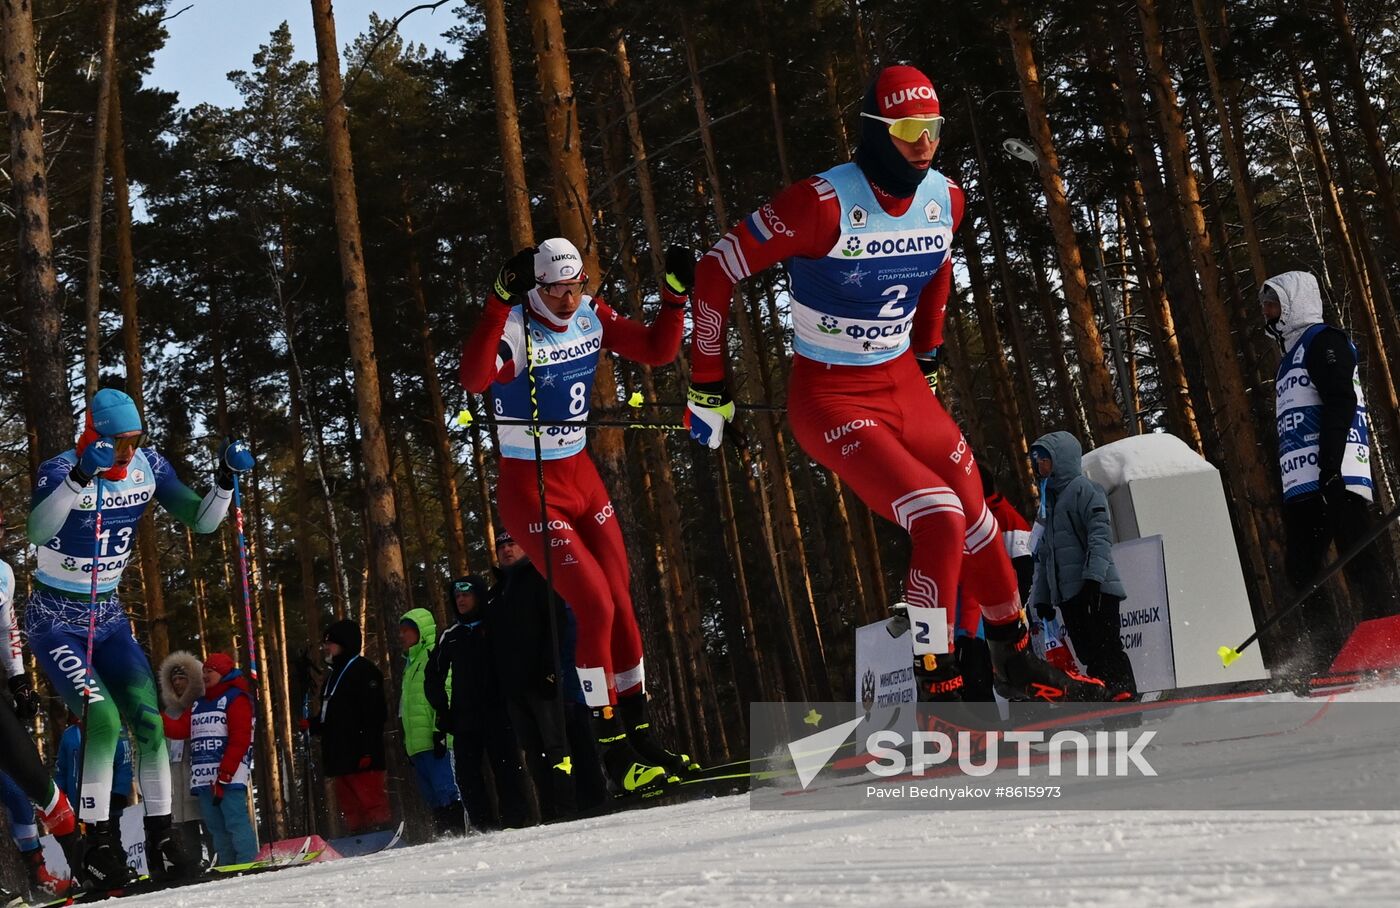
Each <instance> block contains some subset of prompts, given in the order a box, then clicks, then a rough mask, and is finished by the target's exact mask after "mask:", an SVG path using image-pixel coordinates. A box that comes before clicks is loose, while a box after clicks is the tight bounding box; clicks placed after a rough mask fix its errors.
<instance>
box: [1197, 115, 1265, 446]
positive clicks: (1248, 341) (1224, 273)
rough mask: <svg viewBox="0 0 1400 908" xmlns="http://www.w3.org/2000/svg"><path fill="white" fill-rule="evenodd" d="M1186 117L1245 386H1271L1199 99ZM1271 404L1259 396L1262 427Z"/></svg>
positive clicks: (1261, 336) (1257, 411)
mask: <svg viewBox="0 0 1400 908" xmlns="http://www.w3.org/2000/svg"><path fill="white" fill-rule="evenodd" d="M1186 116H1187V120H1188V122H1189V123H1190V126H1191V132H1192V133H1193V134H1194V135H1195V139H1196V160H1197V161H1198V162H1199V166H1200V171H1201V178H1200V181H1199V185H1200V186H1202V187H1203V188H1204V194H1203V195H1202V196H1201V200H1202V202H1203V203H1204V205H1203V210H1202V214H1204V215H1205V219H1206V230H1207V233H1208V235H1209V237H1210V240H1211V244H1212V245H1211V250H1212V254H1213V255H1218V261H1219V263H1220V264H1219V267H1218V268H1217V271H1218V273H1219V274H1220V280H1221V292H1222V294H1223V295H1224V299H1225V303H1226V305H1227V307H1228V310H1229V313H1230V324H1231V326H1232V330H1233V332H1234V334H1233V337H1234V339H1235V344H1236V356H1237V357H1239V358H1240V360H1241V363H1242V366H1243V367H1244V374H1245V387H1246V388H1263V387H1265V386H1266V385H1268V383H1269V373H1270V371H1271V370H1270V369H1269V368H1268V364H1269V363H1272V362H1273V350H1272V349H1271V348H1270V347H1269V346H1268V339H1267V337H1266V336H1265V335H1264V332H1263V331H1261V330H1259V327H1258V326H1259V315H1258V309H1257V307H1253V306H1248V305H1246V303H1245V299H1244V291H1243V290H1242V289H1241V288H1240V282H1239V279H1238V278H1237V277H1236V274H1237V269H1236V268H1235V257H1234V254H1233V253H1232V252H1231V251H1230V235H1229V231H1228V225H1227V224H1226V223H1225V218H1226V215H1225V207H1224V206H1223V205H1222V204H1221V202H1220V184H1219V182H1218V181H1217V180H1216V176H1215V166H1214V164H1213V163H1212V162H1211V157H1210V142H1209V141H1208V139H1207V136H1206V126H1205V120H1204V118H1203V117H1202V116H1201V108H1200V105H1199V104H1197V103H1196V99H1195V98H1188V99H1187V102H1186ZM1271 404H1272V401H1270V400H1269V399H1268V395H1263V394H1260V395H1255V401H1254V407H1253V409H1254V411H1255V415H1256V417H1257V421H1258V425H1259V426H1261V427H1264V426H1269V425H1272V424H1273V421H1274V417H1275V414H1274V411H1273V407H1272V406H1271Z"/></svg>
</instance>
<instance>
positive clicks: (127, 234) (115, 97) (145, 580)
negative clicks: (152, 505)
mask: <svg viewBox="0 0 1400 908" xmlns="http://www.w3.org/2000/svg"><path fill="white" fill-rule="evenodd" d="M109 104H110V108H111V109H110V111H109V113H108V119H109V126H108V131H109V136H108V143H107V157H108V159H109V163H110V165H111V168H112V207H113V213H114V215H115V219H116V244H117V286H118V290H119V293H120V296H121V304H122V351H123V354H124V358H125V360H126V393H127V394H130V395H131V399H132V400H134V401H135V402H136V411H137V412H138V413H140V414H141V416H142V419H145V420H149V417H148V416H147V414H146V396H145V393H144V389H143V376H142V373H141V323H140V318H139V313H138V300H137V297H136V263H135V257H134V255H133V253H132V248H131V202H130V199H129V195H128V189H127V176H126V143H125V134H124V131H123V128H122V126H123V124H122V107H121V92H120V91H118V90H117V87H116V86H113V89H112V92H111V94H110V98H109ZM136 547H137V556H138V559H139V564H140V566H141V589H142V591H143V592H144V594H145V600H146V602H145V605H146V621H147V622H148V625H149V628H150V635H151V661H152V662H154V663H156V664H157V665H159V664H160V663H161V661H162V660H164V659H165V657H166V656H168V655H170V624H169V619H168V618H167V617H166V614H165V590H164V588H163V587H162V585H161V571H160V552H159V550H158V549H157V547H156V526H155V518H154V515H153V514H151V512H150V511H147V512H146V514H145V516H143V517H142V518H141V522H140V524H139V525H138V527H137V532H136Z"/></svg>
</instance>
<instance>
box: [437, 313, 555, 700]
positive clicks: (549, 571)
mask: <svg viewBox="0 0 1400 908" xmlns="http://www.w3.org/2000/svg"><path fill="white" fill-rule="evenodd" d="M521 308H522V310H523V314H524V316H525V362H526V363H527V364H528V365H527V366H526V367H525V371H526V373H527V374H528V375H529V380H530V408H531V415H532V416H533V417H534V418H533V419H532V420H515V422H528V423H531V424H533V425H534V428H533V429H532V430H530V434H531V435H532V436H534V439H535V485H536V487H537V490H538V491H539V493H540V541H541V542H542V543H544V585H545V587H546V588H547V590H548V592H547V593H546V594H545V610H546V611H548V612H549V652H550V656H551V657H552V660H553V668H554V699H555V702H556V703H557V704H558V705H559V711H560V714H561V715H562V714H563V711H564V679H563V677H562V675H563V673H564V670H563V660H562V659H561V658H560V655H559V618H558V616H557V615H556V614H555V610H556V608H557V605H556V603H557V601H558V594H557V593H556V592H555V591H554V537H553V536H552V535H551V534H550V531H549V501H548V499H547V498H546V497H545V482H544V454H543V452H542V451H541V445H540V435H541V434H542V433H541V432H540V429H539V427H540V426H542V425H545V423H544V422H542V421H541V420H540V400H539V395H538V394H537V393H536V388H535V355H534V351H533V350H532V349H531V344H530V307H529V306H523V307H521ZM462 412H463V413H467V415H468V416H470V415H471V414H470V413H469V412H468V411H466V410H463V411H462ZM528 529H529V527H526V530H528Z"/></svg>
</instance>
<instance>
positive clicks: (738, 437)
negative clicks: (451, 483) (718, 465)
mask: <svg viewBox="0 0 1400 908" xmlns="http://www.w3.org/2000/svg"><path fill="white" fill-rule="evenodd" d="M474 421H475V417H473V416H472V414H471V411H470V410H462V411H461V412H459V413H458V414H457V425H458V426H469V425H471V424H472V423H473V422H474ZM485 422H487V423H488V424H490V425H493V426H532V427H539V426H575V427H577V428H581V429H593V428H613V429H643V430H651V431H660V432H688V431H690V426H687V425H686V424H684V423H660V422H638V421H637V420H635V419H587V420H582V419H572V420H571V419H503V418H497V417H494V416H489V417H487V418H486V420H485ZM532 434H533V433H532ZM725 436H726V437H727V438H729V439H730V440H731V441H732V442H733V443H734V444H736V445H738V446H739V447H741V448H744V447H747V446H748V439H747V437H746V436H745V435H744V433H742V432H741V431H739V429H738V428H736V427H735V426H734V425H733V424H732V423H731V424H730V425H729V427H728V428H727V429H726V430H725Z"/></svg>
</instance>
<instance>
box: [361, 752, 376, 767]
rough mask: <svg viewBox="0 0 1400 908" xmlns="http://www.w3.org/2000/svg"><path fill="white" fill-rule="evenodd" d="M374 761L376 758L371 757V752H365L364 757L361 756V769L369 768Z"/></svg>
mask: <svg viewBox="0 0 1400 908" xmlns="http://www.w3.org/2000/svg"><path fill="white" fill-rule="evenodd" d="M373 762H374V760H373V759H372V758H371V757H370V755H369V754H365V755H364V756H363V757H360V768H361V769H369V764H371V763H373Z"/></svg>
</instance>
